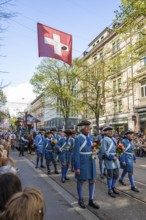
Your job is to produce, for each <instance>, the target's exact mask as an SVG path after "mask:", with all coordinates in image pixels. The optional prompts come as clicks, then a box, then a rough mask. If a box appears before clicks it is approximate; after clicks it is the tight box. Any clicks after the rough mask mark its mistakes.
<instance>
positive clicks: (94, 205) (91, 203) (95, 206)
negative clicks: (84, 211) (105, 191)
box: [88, 199, 100, 209]
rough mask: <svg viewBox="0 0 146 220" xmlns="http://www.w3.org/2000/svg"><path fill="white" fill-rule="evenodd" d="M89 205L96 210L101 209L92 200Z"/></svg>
mask: <svg viewBox="0 0 146 220" xmlns="http://www.w3.org/2000/svg"><path fill="white" fill-rule="evenodd" d="M88 205H89V206H91V207H93V208H94V209H99V208H100V206H99V205H98V204H97V203H96V202H94V201H93V200H92V199H90V200H89V203H88Z"/></svg>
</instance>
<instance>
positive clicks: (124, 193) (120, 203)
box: [26, 153, 146, 220]
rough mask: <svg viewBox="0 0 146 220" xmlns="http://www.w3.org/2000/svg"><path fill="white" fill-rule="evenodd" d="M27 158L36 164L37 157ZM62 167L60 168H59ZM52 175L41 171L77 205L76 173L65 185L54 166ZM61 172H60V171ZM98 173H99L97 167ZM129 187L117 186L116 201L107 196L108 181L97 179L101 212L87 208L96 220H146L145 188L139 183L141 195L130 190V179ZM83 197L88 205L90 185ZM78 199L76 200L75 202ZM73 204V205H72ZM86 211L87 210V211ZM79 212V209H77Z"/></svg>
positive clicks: (97, 195) (72, 174)
mask: <svg viewBox="0 0 146 220" xmlns="http://www.w3.org/2000/svg"><path fill="white" fill-rule="evenodd" d="M26 157H27V158H28V159H29V160H30V161H31V162H32V163H33V164H35V160H36V157H35V155H29V154H27V153H26ZM32 166H33V165H32ZM58 167H60V166H58ZM51 168H52V173H51V174H50V175H49V176H48V175H47V172H46V169H41V170H42V172H43V173H45V174H46V175H47V178H48V179H49V180H50V179H52V180H54V181H55V182H56V183H57V185H59V186H60V187H61V188H63V189H64V190H65V191H66V192H67V193H69V194H70V195H72V197H73V198H74V204H76V205H77V193H76V180H75V178H74V173H72V172H70V171H69V172H68V177H69V178H70V180H69V181H66V182H65V183H62V182H61V181H60V174H59V175H55V174H54V173H53V166H51ZM59 171H60V170H59ZM97 171H99V169H98V166H97ZM125 180H126V183H127V186H126V187H125V186H124V187H123V186H121V185H119V184H117V185H118V186H117V189H118V190H119V192H120V196H117V197H116V199H113V198H111V197H109V196H108V194H107V187H106V181H105V180H104V181H103V180H101V179H100V178H99V176H98V177H97V181H96V189H95V200H96V201H97V203H98V204H99V205H100V207H101V208H100V209H99V210H94V209H93V208H91V207H89V206H87V209H88V210H90V212H92V213H93V214H95V215H96V219H102V220H123V219H126V220H131V219H133V220H139V219H140V220H146V217H145V216H146V202H145V199H146V192H145V187H144V186H142V185H141V186H139V184H138V183H137V184H136V185H137V187H138V188H139V189H140V191H141V192H140V193H135V192H133V191H131V190H130V185H129V182H128V181H127V180H128V179H127V178H125ZM83 195H84V199H85V202H86V204H87V203H88V184H87V183H85V184H84V188H83ZM75 199H76V200H75ZM70 204H71V203H70ZM87 209H86V210H87ZM77 210H78V208H77ZM79 210H80V211H79V212H82V213H85V212H84V211H85V210H82V209H80V208H79ZM85 219H89V220H90V219H91V220H92V219H94V218H88V217H87V216H86V215H85Z"/></svg>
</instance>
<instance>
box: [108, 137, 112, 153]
mask: <svg viewBox="0 0 146 220" xmlns="http://www.w3.org/2000/svg"><path fill="white" fill-rule="evenodd" d="M106 138H108V139H109V140H111V141H112V143H111V144H110V146H109V149H108V150H107V153H110V150H111V149H112V147H113V140H112V139H110V138H109V137H106Z"/></svg>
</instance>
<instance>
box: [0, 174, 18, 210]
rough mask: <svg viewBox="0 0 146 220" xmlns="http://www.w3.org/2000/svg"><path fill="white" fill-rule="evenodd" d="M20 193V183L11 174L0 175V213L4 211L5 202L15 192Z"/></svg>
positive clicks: (16, 177)
mask: <svg viewBox="0 0 146 220" xmlns="http://www.w3.org/2000/svg"><path fill="white" fill-rule="evenodd" d="M21 191H22V186H21V181H20V179H19V177H18V176H16V175H15V174H13V173H5V174H1V175H0V213H1V212H3V211H4V209H5V205H6V203H7V201H8V200H9V199H10V198H11V196H12V195H13V194H15V193H17V192H21Z"/></svg>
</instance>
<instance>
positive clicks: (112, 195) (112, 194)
mask: <svg viewBox="0 0 146 220" xmlns="http://www.w3.org/2000/svg"><path fill="white" fill-rule="evenodd" d="M108 195H109V196H111V197H112V198H116V196H115V195H114V193H113V192H112V191H111V190H109V191H108Z"/></svg>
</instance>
